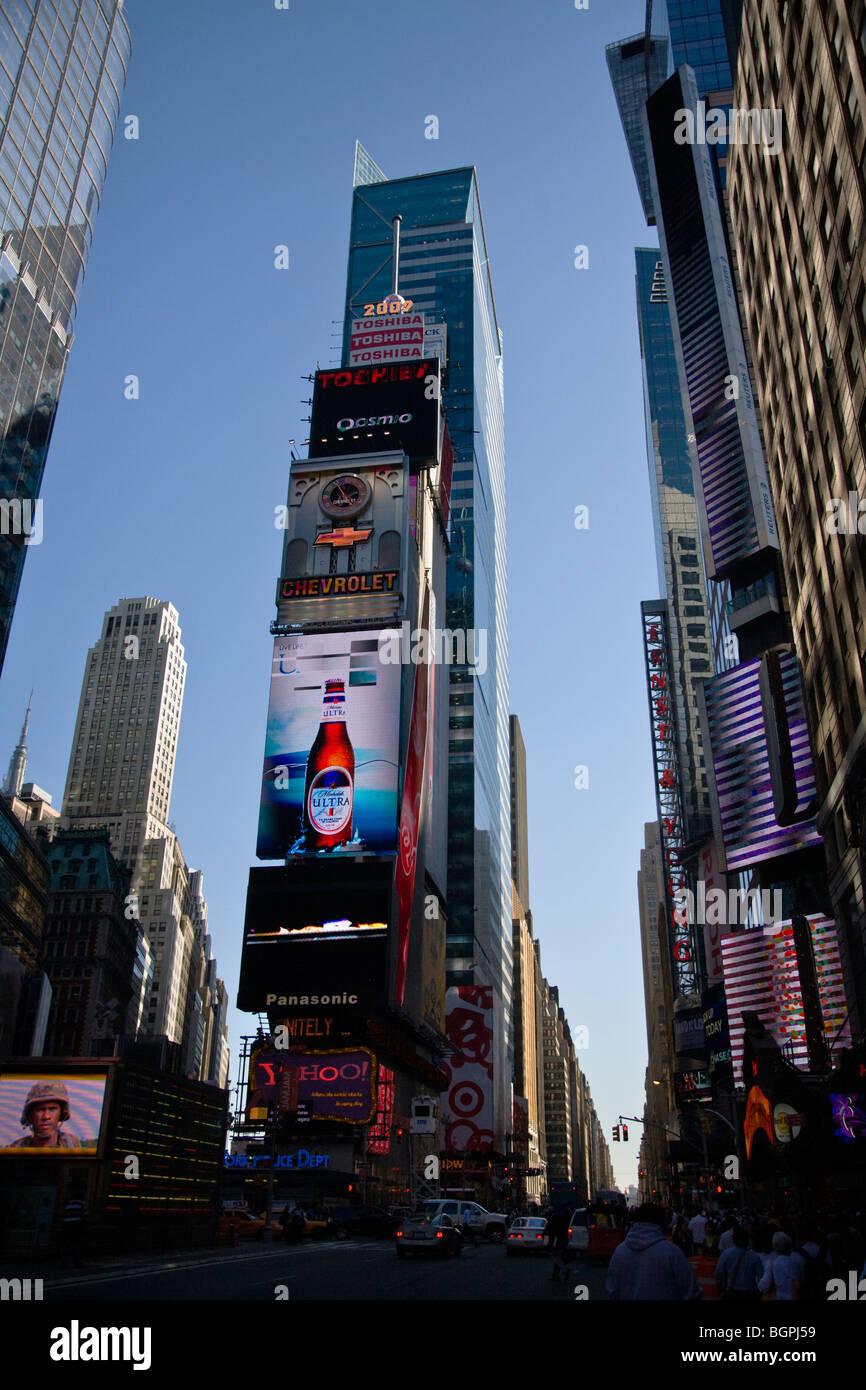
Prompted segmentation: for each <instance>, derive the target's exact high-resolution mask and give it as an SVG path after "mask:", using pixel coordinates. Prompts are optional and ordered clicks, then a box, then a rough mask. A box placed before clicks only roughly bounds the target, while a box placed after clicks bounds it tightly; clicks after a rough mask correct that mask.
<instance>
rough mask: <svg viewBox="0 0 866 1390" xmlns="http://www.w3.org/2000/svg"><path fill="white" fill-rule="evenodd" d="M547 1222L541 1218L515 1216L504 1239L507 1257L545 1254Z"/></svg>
mask: <svg viewBox="0 0 866 1390" xmlns="http://www.w3.org/2000/svg"><path fill="white" fill-rule="evenodd" d="M546 1233H547V1222H546V1221H545V1219H544V1217H543V1216H515V1218H514V1220H513V1221H512V1223H511V1226H510V1228H509V1231H508V1235H507V1236H506V1237H505V1253H506V1254H507V1255H545V1254H547V1234H546Z"/></svg>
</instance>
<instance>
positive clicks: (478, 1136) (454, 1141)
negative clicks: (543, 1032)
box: [441, 985, 493, 1154]
mask: <svg viewBox="0 0 866 1390" xmlns="http://www.w3.org/2000/svg"><path fill="white" fill-rule="evenodd" d="M445 1032H446V1035H447V1037H448V1040H449V1042H450V1043H451V1044H452V1046H453V1048H454V1051H453V1053H452V1054H451V1055H450V1056H449V1057H448V1058H446V1060H445V1061H444V1063H443V1068H444V1070H445V1072H446V1074H447V1076H448V1084H447V1086H446V1088H445V1090H444V1091H443V1092H442V1101H441V1120H442V1125H443V1148H444V1149H445V1151H446V1152H447V1153H452V1154H460V1153H483V1152H485V1151H486V1150H488V1149H491V1148H492V1147H493V990H492V989H490V988H489V987H487V986H485V985H456V986H455V985H452V987H451V988H450V989H449V990H448V991H447V993H446V1017H445Z"/></svg>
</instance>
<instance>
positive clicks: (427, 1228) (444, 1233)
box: [395, 1212, 463, 1260]
mask: <svg viewBox="0 0 866 1390" xmlns="http://www.w3.org/2000/svg"><path fill="white" fill-rule="evenodd" d="M395 1243H396V1247H397V1259H398V1260H404V1259H405V1258H406V1256H407V1254H409V1253H410V1252H411V1251H414V1250H417V1251H420V1252H421V1253H423V1252H424V1251H426V1252H427V1253H428V1254H430V1255H438V1256H439V1258H440V1259H443V1260H446V1259H447V1258H448V1256H449V1255H459V1254H460V1251H461V1250H462V1249H463V1233H462V1231H461V1230H460V1228H459V1226H455V1224H454V1222H453V1220H452V1218H451V1217H450V1216H446V1215H445V1214H444V1212H437V1213H430V1212H422V1213H421V1214H420V1215H417V1216H410V1217H409V1218H408V1220H406V1221H401V1223H400V1225H399V1227H398V1229H397V1231H396V1233H395Z"/></svg>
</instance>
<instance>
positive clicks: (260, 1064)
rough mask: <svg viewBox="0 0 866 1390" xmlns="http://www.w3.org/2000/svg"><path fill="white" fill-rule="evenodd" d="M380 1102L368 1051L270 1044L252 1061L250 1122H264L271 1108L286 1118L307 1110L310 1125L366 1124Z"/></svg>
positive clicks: (261, 1049) (256, 1054)
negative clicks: (290, 1049)
mask: <svg viewBox="0 0 866 1390" xmlns="http://www.w3.org/2000/svg"><path fill="white" fill-rule="evenodd" d="M376 1102H377V1088H376V1058H375V1056H374V1055H373V1053H372V1052H370V1051H369V1049H368V1048H366V1047H359V1048H354V1049H352V1051H348V1052H343V1051H332V1050H329V1051H323V1052H319V1051H316V1052H287V1051H286V1050H284V1049H282V1048H277V1047H271V1046H268V1045H266V1046H264V1047H261V1048H257V1049H255V1050H254V1051H253V1052H252V1054H251V1056H250V1087H249V1099H248V1112H249V1118H250V1119H251V1120H257V1119H261V1118H263V1115H265V1114H267V1111H268V1108H269V1107H270V1106H272V1105H275V1106H276V1107H277V1109H278V1110H281V1111H283V1112H285V1113H286V1114H295V1113H297V1110H298V1107H299V1106H303V1107H306V1110H307V1114H308V1116H309V1118H310V1119H311V1120H316V1119H318V1120H338V1121H340V1122H342V1123H343V1124H353V1125H365V1124H368V1123H369V1121H370V1120H371V1119H372V1118H373V1116H374V1114H375V1113H376Z"/></svg>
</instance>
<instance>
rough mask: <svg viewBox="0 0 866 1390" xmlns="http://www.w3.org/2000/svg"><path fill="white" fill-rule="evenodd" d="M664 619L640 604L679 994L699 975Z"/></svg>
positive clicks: (660, 609) (663, 612) (658, 608)
mask: <svg viewBox="0 0 866 1390" xmlns="http://www.w3.org/2000/svg"><path fill="white" fill-rule="evenodd" d="M667 617H668V609H667V604H666V603H664V602H659V603H642V604H641V618H642V621H643V633H644V653H645V659H646V677H647V693H648V696H649V706H650V726H651V729H652V741H653V768H654V773H655V784H656V808H657V811H658V823H659V834H660V838H661V848H662V857H663V862H664V882H665V903H666V906H667V920H668V923H669V924H670V929H671V937H672V943H671V957H672V970H673V977H674V982H675V985H676V992H677V994H679V995H687V994H695V993H697V973H696V965H695V950H694V942H693V939H692V928H691V926H690V924H689V922H688V921H687V918H686V912H685V909H682V910H681V909H680V908H679V907H678V904H679V903H681V902H682V901H683V898H682V897H681V896H680V895H681V894H682V893H683V890H684V889H685V888H686V887H687V883H686V873H685V869H684V867H683V845H684V840H683V807H682V796H681V791H680V776H679V748H678V744H677V736H676V725H675V722H674V701H675V692H674V689H673V685H672V682H671V663H670V656H669V647H668V637H667Z"/></svg>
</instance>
